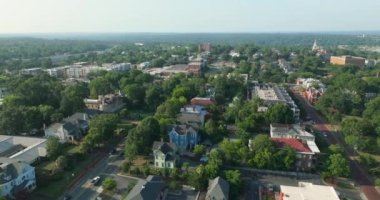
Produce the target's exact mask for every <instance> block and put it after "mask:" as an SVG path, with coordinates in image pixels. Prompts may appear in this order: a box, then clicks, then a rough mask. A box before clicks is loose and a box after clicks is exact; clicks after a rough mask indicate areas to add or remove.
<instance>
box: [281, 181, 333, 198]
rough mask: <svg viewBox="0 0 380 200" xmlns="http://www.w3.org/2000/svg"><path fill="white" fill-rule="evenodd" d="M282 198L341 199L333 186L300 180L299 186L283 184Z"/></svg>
mask: <svg viewBox="0 0 380 200" xmlns="http://www.w3.org/2000/svg"><path fill="white" fill-rule="evenodd" d="M280 188H281V193H280V198H279V199H280V200H322V199H323V200H339V196H338V194H337V193H336V191H335V190H334V188H333V187H331V186H324V185H313V184H312V183H306V182H299V183H298V187H293V186H284V185H281V186H280Z"/></svg>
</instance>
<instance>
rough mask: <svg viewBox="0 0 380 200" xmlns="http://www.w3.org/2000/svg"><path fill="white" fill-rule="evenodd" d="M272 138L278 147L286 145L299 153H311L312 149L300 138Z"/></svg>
mask: <svg viewBox="0 0 380 200" xmlns="http://www.w3.org/2000/svg"><path fill="white" fill-rule="evenodd" d="M272 140H273V141H274V142H275V143H276V144H277V146H279V147H280V148H286V147H287V146H289V147H291V148H292V149H294V150H295V151H296V152H300V153H311V152H312V151H311V150H310V149H309V147H308V146H307V145H306V144H304V143H302V141H301V140H299V139H295V138H272Z"/></svg>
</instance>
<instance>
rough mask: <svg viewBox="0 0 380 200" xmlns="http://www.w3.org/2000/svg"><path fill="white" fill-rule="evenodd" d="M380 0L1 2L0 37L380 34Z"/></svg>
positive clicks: (4, 0) (28, 0)
mask: <svg viewBox="0 0 380 200" xmlns="http://www.w3.org/2000/svg"><path fill="white" fill-rule="evenodd" d="M379 8H380V0H0V33H29V32H314V31H361V30H380V10H379Z"/></svg>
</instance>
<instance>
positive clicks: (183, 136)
mask: <svg viewBox="0 0 380 200" xmlns="http://www.w3.org/2000/svg"><path fill="white" fill-rule="evenodd" d="M169 139H170V142H171V143H174V144H176V145H177V147H178V149H179V150H180V151H186V150H189V149H192V148H193V147H194V146H195V145H196V144H198V143H199V141H200V137H199V135H198V131H197V130H195V129H194V128H193V127H192V126H190V125H187V124H184V125H172V126H171V129H170V131H169Z"/></svg>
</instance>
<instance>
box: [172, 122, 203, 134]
mask: <svg viewBox="0 0 380 200" xmlns="http://www.w3.org/2000/svg"><path fill="white" fill-rule="evenodd" d="M173 129H174V131H175V132H176V133H178V134H179V135H186V134H188V133H194V132H197V131H196V130H195V129H194V128H193V127H192V126H190V125H188V124H181V125H172V126H171V130H173Z"/></svg>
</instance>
